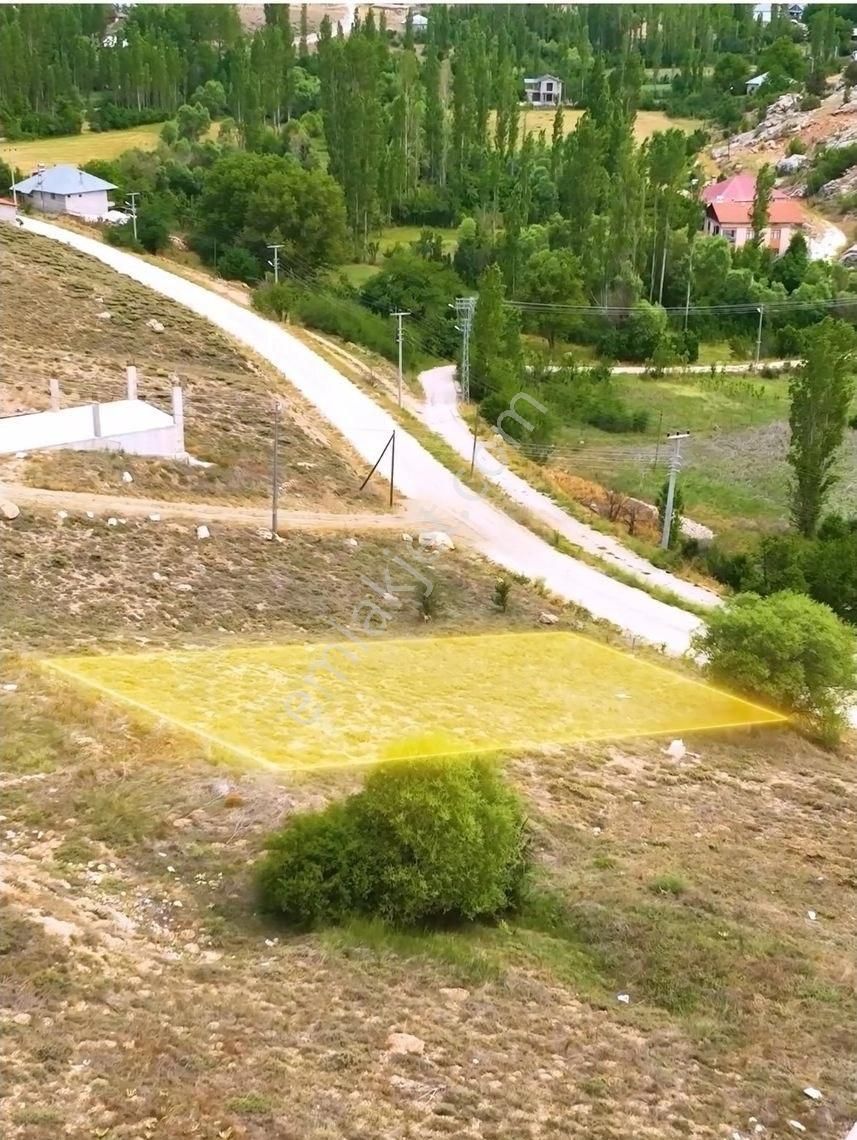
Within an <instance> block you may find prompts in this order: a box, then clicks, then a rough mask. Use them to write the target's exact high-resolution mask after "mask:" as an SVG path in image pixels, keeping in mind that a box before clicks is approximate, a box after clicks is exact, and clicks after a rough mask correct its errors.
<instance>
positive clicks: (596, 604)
mask: <svg viewBox="0 0 857 1140" xmlns="http://www.w3.org/2000/svg"><path fill="white" fill-rule="evenodd" d="M24 226H25V228H26V229H27V230H28V231H29V232H31V233H34V234H40V235H41V236H42V237H46V238H50V239H51V240H53V241H57V242H60V243H62V244H65V245H68V246H71V247H73V248H74V249H77V250H79V251H80V252H81V253H85V254H87V255H88V256H90V257H93V258H95V259H96V260H98V261H101V262H103V263H104V264H105V265H108V266H110V267H111V268H112V269H114V270H116V271H117V272H118V273H121V274H123V275H125V276H126V277H130V278H132V279H133V280H135V281H138V282H139V283H140V284H142V285H145V286H147V287H148V288H150V289H153V290H154V291H155V292H157V293H160V294H162V295H163V296H165V297H168V298H169V299H171V300H173V301H175V302H177V303H178V304H180V305H183V306H185V307H186V308H188V309H190V310H191V311H192V312H195V313H197V314H198V315H199V316H201V317H204V318H205V319H207V320H209V321H211V322H212V324H215V325H216V326H217V327H218V328H220V329H221V330H222V331H224V332H226V333H228V334H229V335H231V336H233V337H234V338H235V339H236V340H238V341H240V342H241V343H243V344H245V345H247V346H248V347H250V348H251V349H253V350H254V351H255V352H257V353H258V354H259V355H260V356H261V357H263V358H264V359H265V360H267V361H269V362H270V363H271V364H272V365H273V366H274V367H275V368H276V369H278V371H279V372H280V373H281V374H282V375H283V376H285V377H286V379H287V380H288V381H289V382H290V383H292V384H293V385H294V386H295V387H296V388H297V389H298V390H299V391H300V392H301V393H302V394H303V395H304V396H305V397H306V398H307V399H308V400H309V402H310V403H311V404H313V406H314V407H315V408H316V409H317V411H318V412H319V414H320V415H322V416H323V417H324V418H325V419H326V420H327V421H328V422H329V423H330V424H331V425H332V426H333V427H335V428H336V429H337V430H338V431H339V432H340V433H341V434H342V435H343V436H344V437H345V438H346V439H348V440H349V441H350V443H351V445H352V446H353V447H354V448H355V450H356V451H357V452H358V454H359V455H360V456H362V458H363V459H364V460H366V461H367V462H368V463H374V462H375V460H376V459H377V458H378V456H379V454H380V453H381V450H382V448H383V447H384V444H385V442H386V441H387V439H389V437H390V435H391V433H392V432H393V431H395V432H396V468H395V483H396V489H397V490H398V491H399V492H400V493H402V494H404V495H406V496H407V497H408V498H410V499H412V500H414V507H415V508H416V510H417V511H418V513H419V514H420V516H421V517H423V518H424V519H425V520H426V526H427V527H432V528H435V529H439V530H445V531H447V532H448V533H450V534H451V535H452V536H453V538H457V539H458V540H459V541H462V542H464V543H465V544H466V545H468V546H470V547H472V548H473V549H475V550H476V551H477V552H478V553H480V554H482V555H483V556H484V557H486V558H488V559H489V560H491V561H492V562H494V563H496V564H498V565H499V566H502V567H504V568H505V569H506V570H507V571H509V572H510V573H515V574H523V575H525V576H526V577H528V578H532V579H534V580H538V579H541V580H542V581H543V582H544V584H545V586H546V587H547V589H548V590H549V591H551V593H553V594H556V595H557V596H558V597H561V598H563V599H565V600H566V601H569V602H574V603H576V604H578V605H581V606H583V607H585V608H586V609H587V610H588V611H589V612H590V613H591V614H593V615H594V616H595V617H597V618H603V619H606V620H608V621H611V622H613V623H614V624H616V625H618V626H620V627H622V628H623V629H624V630H626V631H627V632H628V633H630V634H631V635H633V636H635V637H639V638H641V639H643V640H645V641H648V642H650V643H652V644H654V645H660V646H663V647H664V648H665V649H666V650H667V651H668V652H670V653H673V654H682V653H684V652H685V651H686V650H687V648H688V645H689V642H690V637H691V635H692V634H693V632H694V631H695V630H696V629H698V628H699V626H700V625H701V622H700V620H699V618H697V617H695V616H694V615H693V614H691V613H688V612H687V611H686V610H683V609H680V608H678V607H675V606H670V605H667V604H665V603H664V602H660V601H657V600H656V599H655V598H652V597H651V596H650V595H649V594H647V593H645V591H643V590H640V589H635V588H634V587H632V586H626V585H624V584H623V583H622V582H618V581H616V580H615V579H613V578H611V577H609V576H608V575H607V574H604V573H601V572H600V571H598V570H595V569H593V568H592V567H590V566H587V565H585V564H583V563H581V562H578V561H576V560H575V559H574V558H571V557H569V556H568V555H566V554H561V553H560V552H559V551H557V550H555V549H554V548H553V547H552V546H550V544H549V543H547V542H545V541H544V540H543V539H541V538H539V537H538V536H537V535H535V534H533V532H532V531H530V530H528V529H527V528H526V527H525V526H523V525H522V524H521V523H518V522H515V521H514V520H513V519H511V518H510V517H509V516H508V515H507V514H505V513H504V512H503V511H502V510H500V509H499V508H498V507H496V506H494V505H493V504H492V503H490V502H488V501H487V500H486V499H485V498H483V497H482V495H480V494H479V493H478V492H476V491H474V490H472V489H471V488H469V487H468V486H467V485H466V484H464V483H463V482H462V481H461V480H460V479H458V478H457V477H456V476H455V475H453V474H452V472H450V471H449V470H448V469H447V468H446V467H444V466H443V464H442V463H440V461H439V460H437V459H435V458H434V456H432V455H431V454H430V453H429V452H428V451H427V450H426V449H425V448H424V447H423V446H422V444H420V443H419V442H418V441H417V440H416V439H415V437H414V436H412V435H411V434H410V433H408V432H407V431H405V430H403V429H402V428H401V427H400V426H399V425H398V424H397V422H396V421H395V420H394V419H393V417H392V416H391V415H390V414H389V413H388V412H386V411H385V410H384V409H383V408H381V407H379V406H378V405H377V404H376V403H375V402H374V401H373V400H372V399H370V397H369V396H367V395H366V394H365V393H364V392H362V391H361V390H360V389H359V388H358V387H357V386H356V385H355V384H353V383H352V382H351V381H350V380H348V379H347V378H346V377H345V376H343V375H342V373H341V372H338V371H337V370H336V369H335V368H334V367H333V366H332V365H330V364H328V363H327V361H326V360H323V359H322V358H321V357H320V356H319V355H318V354H316V353H315V352H313V351H312V349H310V348H309V347H308V346H307V345H305V344H303V343H302V342H301V341H299V340H298V339H297V338H296V337H294V336H291V335H290V334H289V333H288V332H287V331H286V330H285V329H283V328H282V327H280V326H278V325H276V324H275V323H274V322H273V321H269V320H266V319H265V318H263V317H260V316H259V315H258V314H256V313H254V312H252V311H250V310H248V309H246V308H243V307H242V306H241V305H238V304H236V303H235V302H234V301H230V300H228V299H227V298H225V297H222V296H219V295H218V294H216V293H214V292H212V291H211V290H210V289H207V288H205V287H203V286H201V285H197V284H195V283H194V282H191V281H188V280H186V279H185V278H183V277H179V276H177V275H176V274H174V273H170V272H168V271H167V270H165V269H162V268H161V267H160V266H156V265H152V264H150V263H149V262H147V261H143V260H142V259H140V258H137V257H135V256H134V255H133V254H129V253H125V252H124V251H123V250H119V249H115V248H114V247H112V246H108V245H104V244H102V243H101V242H98V241H95V240H94V239H92V238H89V237H86V236H84V235H82V234H78V233H75V232H73V231H70V230H65V229H62V228H60V227H59V226H54V225H51V224H50V223H47V222H42V221H39V220H37V219H30V218H27V219H24ZM389 463H390V454H389V452H388V453H387V456H386V457H385V459H384V460H383V461H382V465H381V473H382V474H383V475H385V476H388V477H389V471H390V466H389ZM675 581H676V582H677V581H678V580H677V579H676V580H675Z"/></svg>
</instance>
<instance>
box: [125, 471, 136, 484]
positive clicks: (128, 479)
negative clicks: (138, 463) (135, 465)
mask: <svg viewBox="0 0 857 1140" xmlns="http://www.w3.org/2000/svg"><path fill="white" fill-rule="evenodd" d="M122 482H123V483H133V482H134V476H133V475H132V474H131V472H130V471H123V472H122Z"/></svg>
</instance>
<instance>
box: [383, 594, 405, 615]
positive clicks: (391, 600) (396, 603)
mask: <svg viewBox="0 0 857 1140" xmlns="http://www.w3.org/2000/svg"><path fill="white" fill-rule="evenodd" d="M382 601H384V602H385V603H386V604H387V605H388V606H392V607H393V609H395V610H400V609H401V608H402V601H401V598H397V597H396V595H395V594H391V593H390V592H389V591H388V590H385V591H384V594H383V596H382Z"/></svg>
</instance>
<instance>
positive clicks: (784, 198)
mask: <svg viewBox="0 0 857 1140" xmlns="http://www.w3.org/2000/svg"><path fill="white" fill-rule="evenodd" d="M755 195H756V177H755V175H753V174H750V173H749V172H747V171H744V172H742V173H741V174H733V175H732V177H731V178H726V179H724V180H723V181H722V182H713V183H712V184H711V185H710V186H706V187H705V188H704V190H703V191H702V195H701V197H702V201H703V203H704V205H705V221H704V223H703V227H702V228H703V232H704V233H706V234H708V235H710V236H716V235H718V234H719V235H720V236H721V237H725V238H726V239H727V241H730V242H731V243H732V244H733V245H734V246H735V248H736V249H740V248H741V246H742V245H746V244H747V242H748V241H749V240H750V239H751V238H752V236H753V226H752V223H751V220H750V215H751V213H752V210H753V198H754V197H755ZM806 224H807V218H806V214H805V213H804V209H803V206H801V204H800V202H797V201H796V200H795V199H794V198H789V196H788V195H787V194H785V193H784V192H783V191H782V190H772V191H771V203H770V206H769V207H768V225H767V227H766V228H765V231H764V233H763V237H762V240H763V242H764V244H765V245H766V246H767V247H768V248H769V249H771V250H773V252H774V253H776V254H777V255H778V256H779V255H780V254H783V253H785V252H786V250H787V249H788V247H789V242H790V241H791V240H792V236H793V235H794V234H795V233H797V232H798V231H799V230H803V229H805V228H806Z"/></svg>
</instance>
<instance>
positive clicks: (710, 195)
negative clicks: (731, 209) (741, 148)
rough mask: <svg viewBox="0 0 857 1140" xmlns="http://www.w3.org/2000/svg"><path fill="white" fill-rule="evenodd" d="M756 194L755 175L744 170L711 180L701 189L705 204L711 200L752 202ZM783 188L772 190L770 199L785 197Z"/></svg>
mask: <svg viewBox="0 0 857 1140" xmlns="http://www.w3.org/2000/svg"><path fill="white" fill-rule="evenodd" d="M755 196H756V176H755V174H750V173H749V172H748V171H744V172H743V173H741V174H733V175H732V177H731V178H725V179H724V180H723V181H722V182H712V183H711V184H710V185H708V186H705V187H704V188H703V190H702V200H703V202H705V204H706V205H708V204H710V203H711V202H752V201H753V199H754V198H755ZM785 197H786V194H785V191H783V190H772V191H771V201H774V200H775V199H779V198H785Z"/></svg>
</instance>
